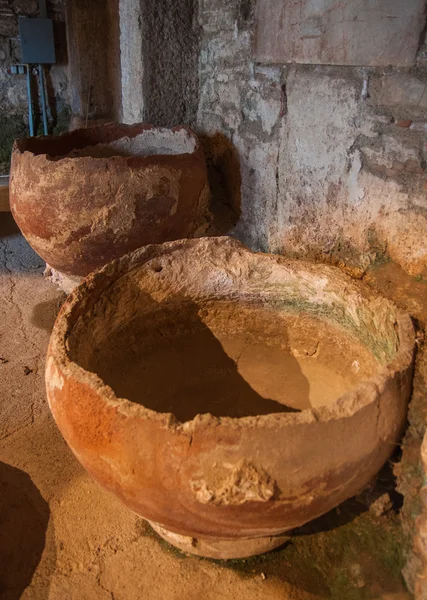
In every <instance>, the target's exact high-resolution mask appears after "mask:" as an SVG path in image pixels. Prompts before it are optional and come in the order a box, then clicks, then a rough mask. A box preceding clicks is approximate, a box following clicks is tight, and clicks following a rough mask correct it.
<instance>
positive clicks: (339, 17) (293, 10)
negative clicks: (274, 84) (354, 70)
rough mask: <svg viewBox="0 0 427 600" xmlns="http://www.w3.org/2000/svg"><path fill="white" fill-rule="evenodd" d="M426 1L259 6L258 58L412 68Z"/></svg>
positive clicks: (267, 0) (269, 2)
mask: <svg viewBox="0 0 427 600" xmlns="http://www.w3.org/2000/svg"><path fill="white" fill-rule="evenodd" d="M424 22H425V2H424V0H406V1H405V2H402V1H401V0H378V1H377V2H365V1H364V0H353V1H352V2H341V1H340V0H332V1H331V0H320V2H312V1H311V0H301V1H299V2H294V1H293V0H279V1H277V0H259V1H258V3H257V22H256V27H257V37H256V51H255V58H256V60H257V61H258V62H267V63H269V62H270V63H271V62H272V63H294V62H296V63H305V64H307V63H308V64H325V65H365V66H383V67H386V66H389V65H394V66H405V67H407V66H411V65H414V64H415V59H416V54H417V50H418V45H419V38H420V35H421V32H422V31H423V26H424Z"/></svg>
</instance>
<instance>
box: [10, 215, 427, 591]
mask: <svg viewBox="0 0 427 600" xmlns="http://www.w3.org/2000/svg"><path fill="white" fill-rule="evenodd" d="M0 219H1V220H0V236H1V237H0V261H1V262H0V295H1V299H2V302H1V303H0V312H1V314H0V390H1V393H0V511H1V512H0V518H1V529H0V565H1V569H0V598H1V599H2V600H3V599H4V600H15V599H16V600H17V599H18V598H23V599H24V600H46V599H49V600H63V599H70V600H74V599H75V600H98V599H101V600H104V599H106V600H140V599H141V598H144V600H160V599H161V600H172V599H181V598H186V599H188V600H198V599H199V598H203V599H204V600H213V599H217V598H221V599H224V600H231V599H233V600H243V599H244V600H258V599H264V598H266V599H269V600H276V599H277V600H279V599H280V600H282V599H283V600H311V599H315V598H331V599H336V600H338V599H339V600H343V599H349V600H351V599H354V600H359V599H360V600H369V599H381V600H404V599H409V598H411V595H410V594H409V593H408V592H407V591H406V590H405V586H404V583H403V579H402V577H401V576H400V569H401V568H402V566H403V556H402V549H403V548H404V547H405V540H404V537H403V532H402V527H401V523H400V518H399V514H398V509H399V506H400V504H401V498H400V497H399V495H398V494H396V493H395V491H394V490H393V478H392V476H391V465H388V466H387V467H386V468H385V469H384V470H383V471H382V472H381V474H380V476H379V477H378V479H377V481H376V482H375V484H374V485H373V486H372V487H371V488H370V489H368V490H366V491H365V492H364V493H363V494H361V495H360V496H358V497H357V498H356V499H352V500H350V501H348V502H346V503H345V504H344V505H342V506H341V507H339V508H338V509H336V510H334V511H331V512H330V513H328V515H325V516H324V517H322V518H321V519H318V520H317V521H316V522H313V523H311V524H309V525H308V526H306V527H305V528H303V529H302V530H300V531H298V532H296V533H295V535H294V536H293V538H292V540H291V541H290V542H289V543H288V544H287V545H286V546H285V547H283V548H281V549H279V550H278V551H275V552H272V553H270V554H268V555H265V556H262V557H257V558H253V559H248V560H240V561H229V562H227V563H224V562H214V561H209V560H204V559H199V558H196V557H191V556H187V555H185V554H182V553H180V552H178V551H176V550H174V549H173V548H171V547H170V546H168V545H167V544H166V543H164V542H163V541H162V540H160V538H158V537H157V536H156V535H155V534H154V533H153V532H152V530H151V529H150V528H149V526H148V525H146V523H145V522H144V521H143V520H142V519H140V518H139V517H137V516H135V515H134V514H132V513H131V512H130V511H129V510H128V509H126V508H125V507H123V506H122V505H121V504H120V503H119V501H118V500H116V499H115V498H114V497H113V496H111V495H110V494H108V493H107V492H105V491H104V490H103V489H102V488H100V487H99V486H98V485H97V484H96V483H95V482H94V481H92V480H91V479H90V477H89V476H88V475H87V474H86V473H85V471H84V470H83V468H82V467H81V466H80V464H79V463H78V462H77V460H76V459H75V458H74V456H73V455H72V454H71V451H70V450H69V449H68V447H67V445H66V444H65V442H64V441H63V439H62V437H61V435H60V434H59V432H58V430H57V428H56V425H55V424H54V422H53V419H52V417H51V415H50V412H49V409H48V406H47V402H46V396H45V389H44V359H45V352H46V349H47V343H48V339H49V334H50V331H51V328H52V325H53V321H54V318H55V315H56V313H57V311H58V309H59V306H60V304H61V302H62V301H63V295H62V294H61V293H59V292H58V291H57V290H56V289H55V288H54V287H53V286H52V285H51V284H50V283H49V282H47V281H46V280H45V279H44V278H43V269H44V263H43V262H42V260H41V259H40V258H38V257H37V256H36V255H35V254H34V253H33V252H32V250H31V249H30V248H29V246H28V245H27V243H26V242H25V241H24V239H23V238H22V237H21V236H20V235H19V234H18V232H17V229H16V227H15V226H14V224H13V222H12V220H11V217H10V215H1V217H0ZM379 280H380V278H377V280H376V283H377V285H380V281H379ZM399 281H400V278H397V281H396V283H395V284H393V286H389V293H391V292H392V291H393V289H392V288H394V291H395V292H396V295H395V297H396V301H399V298H400V297H399V293H397V292H398V288H399ZM415 283H417V284H418V283H420V282H415ZM420 285H421V283H420ZM414 289H415V292H416V293H418V292H417V290H418V286H414ZM422 289H423V290H424V288H422ZM405 294H406V296H408V295H409V296H410V295H411V294H410V292H409V290H406V291H405ZM406 296H405V297H406ZM414 302H415V300H414ZM417 302H419V303H422V297H420V298H419V299H418V300H417ZM408 305H409V303H408ZM418 364H421V362H420V361H419V363H418ZM420 380H423V377H419V376H418V378H416V379H415V386H417V385H418V383H417V381H420ZM415 391H416V392H417V388H416V390H415ZM418 392H420V390H418ZM395 460H397V456H396V457H395ZM385 493H388V494H390V498H391V500H392V501H393V503H394V509H396V510H394V509H393V508H390V502H389V501H388V498H387V497H385V498H384V494H385Z"/></svg>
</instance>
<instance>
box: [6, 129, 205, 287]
mask: <svg viewBox="0 0 427 600" xmlns="http://www.w3.org/2000/svg"><path fill="white" fill-rule="evenodd" d="M208 198H209V191H208V183H207V174H206V166H205V161H204V157H203V153H202V150H201V148H200V146H199V144H198V141H197V138H196V137H195V136H194V134H192V133H191V132H190V131H189V130H187V129H185V128H176V129H173V130H168V129H155V128H152V127H151V126H149V125H135V126H127V125H114V124H108V125H104V126H98V127H91V128H89V129H86V130H76V131H74V132H72V133H69V134H65V135H63V136H58V137H47V138H45V137H43V138H33V139H31V138H28V139H24V140H20V141H18V142H17V143H16V145H15V149H14V156H13V165H12V175H11V181H10V199H11V209H12V212H13V214H14V217H15V219H16V221H17V223H18V224H19V226H20V228H21V230H22V232H23V233H24V235H25V236H26V238H27V240H28V241H29V243H30V244H31V245H32V247H33V248H34V249H35V250H36V251H37V252H38V253H39V254H40V256H42V257H43V258H44V259H45V260H46V262H47V263H48V264H49V265H50V266H51V267H53V268H55V269H57V270H58V271H60V272H62V273H65V274H67V275H71V276H81V275H87V274H88V273H89V272H91V271H92V270H94V269H95V268H98V267H100V266H102V265H104V264H106V263H107V262H109V261H110V260H112V259H113V258H116V257H118V256H122V255H123V254H126V253H127V252H130V251H131V250H134V249H135V248H138V247H139V246H141V245H143V244H146V243H153V242H163V241H165V240H170V239H177V238H180V237H186V236H191V235H194V234H196V233H197V232H198V230H199V228H200V227H203V226H205V225H206V221H207V202H208Z"/></svg>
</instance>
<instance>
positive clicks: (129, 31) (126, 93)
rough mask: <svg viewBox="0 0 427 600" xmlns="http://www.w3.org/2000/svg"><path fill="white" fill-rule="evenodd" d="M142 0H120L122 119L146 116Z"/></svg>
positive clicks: (135, 118)
mask: <svg viewBox="0 0 427 600" xmlns="http://www.w3.org/2000/svg"><path fill="white" fill-rule="evenodd" d="M140 10H141V3H140V1H139V0H131V1H130V2H129V0H127V1H125V2H123V1H121V2H119V18H120V68H121V116H122V121H123V123H129V124H130V125H131V124H132V123H141V121H143V120H144V95H143V87H144V83H143V82H144V67H143V61H142V60H141V57H142V48H143V42H142V20H141V14H140Z"/></svg>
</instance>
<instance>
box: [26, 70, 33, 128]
mask: <svg viewBox="0 0 427 600" xmlns="http://www.w3.org/2000/svg"><path fill="white" fill-rule="evenodd" d="M25 66H26V69H27V94H28V125H29V127H30V136H31V137H33V136H34V121H33V101H32V98H31V70H30V65H25Z"/></svg>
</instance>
